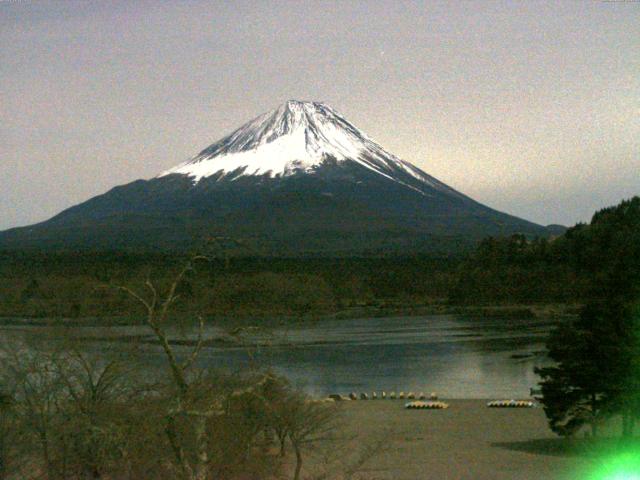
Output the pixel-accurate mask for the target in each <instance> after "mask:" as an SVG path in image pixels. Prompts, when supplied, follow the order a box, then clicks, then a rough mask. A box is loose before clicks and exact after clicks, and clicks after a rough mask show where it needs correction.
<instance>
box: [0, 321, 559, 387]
mask: <svg viewBox="0 0 640 480" xmlns="http://www.w3.org/2000/svg"><path fill="white" fill-rule="evenodd" d="M553 325H554V322H553V321H551V320H546V319H519V318H509V319H504V318H499V319H498V318H491V319H486V318H469V317H464V316H459V315H427V316H419V317H390V318H367V319H354V320H322V321H318V322H315V323H313V324H311V325H303V326H295V327H289V328H286V329H285V328H281V327H278V328H275V329H272V330H270V331H269V333H268V334H264V333H260V334H253V335H251V336H250V339H249V341H248V345H253V347H251V348H249V347H239V346H237V345H232V344H228V343H222V342H218V343H215V342H214V343H213V344H212V345H209V346H207V347H206V348H203V350H202V352H201V355H200V358H199V364H200V366H203V367H207V366H209V367H217V368H225V369H230V370H232V371H233V370H240V369H242V368H245V367H246V366H247V365H249V363H250V361H251V360H250V358H251V357H254V358H255V360H256V361H257V362H258V363H259V364H260V365H263V366H264V365H267V366H270V367H272V368H273V369H274V370H275V371H277V372H279V373H282V374H284V375H286V376H287V377H288V378H289V379H290V380H291V381H292V382H293V383H294V384H296V385H298V386H300V387H301V388H304V389H305V390H306V391H308V392H309V393H311V394H314V395H318V396H320V395H327V394H329V393H341V394H348V393H349V392H352V391H354V392H358V393H359V392H368V393H369V394H370V393H371V392H372V391H378V392H380V391H382V390H385V391H387V392H390V391H396V392H400V391H404V392H409V391H413V392H416V393H418V392H425V393H427V394H429V393H431V392H436V393H437V394H438V395H439V396H440V397H441V398H522V397H528V396H529V389H530V388H531V387H535V386H536V384H537V382H538V378H537V376H536V375H535V374H534V372H533V368H534V367H535V366H540V365H546V364H548V359H547V358H546V356H545V354H544V339H545V337H546V335H547V334H548V332H549V331H550V330H551V329H552V328H553ZM43 330H47V328H46V327H33V326H24V325H19V326H18V325H12V326H4V327H0V331H2V332H3V333H4V336H5V337H6V338H11V337H12V336H30V335H32V334H34V333H37V332H42V331H43ZM69 332H71V333H72V334H74V335H78V336H81V337H93V338H94V339H101V340H104V339H105V338H108V337H122V336H136V337H140V338H141V339H143V340H144V339H147V340H149V339H151V338H152V337H150V336H147V332H146V330H145V329H144V328H143V327H111V328H102V327H95V326H93V327H73V328H71V329H68V330H65V333H69ZM224 335H225V333H224V332H223V331H222V330H220V329H218V328H215V327H208V328H207V329H206V334H205V337H206V338H207V339H215V338H219V337H221V336H224ZM188 337H189V338H193V337H194V334H193V333H191V334H189V335H188ZM89 345H91V347H92V348H93V349H96V350H98V351H99V350H101V349H102V348H105V346H106V345H108V346H109V348H116V349H119V348H120V349H125V348H129V347H127V346H126V344H125V343H120V344H119V343H117V342H104V341H90V342H89ZM256 345H258V346H257V347H256ZM186 349H187V347H179V350H181V351H183V352H186ZM138 351H140V349H138ZM142 351H143V355H144V357H145V359H146V362H147V363H148V364H149V365H154V364H161V362H162V361H163V358H162V356H161V354H160V351H159V347H157V346H156V345H152V344H146V345H145V346H144V347H142ZM249 353H251V355H250V354H249Z"/></svg>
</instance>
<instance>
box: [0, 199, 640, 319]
mask: <svg viewBox="0 0 640 480" xmlns="http://www.w3.org/2000/svg"><path fill="white" fill-rule="evenodd" d="M639 204H640V198H638V197H635V198H633V199H630V200H627V201H624V202H622V203H620V204H619V205H617V206H614V207H609V208H606V209H603V210H601V211H599V212H596V213H595V214H594V216H593V218H592V220H591V222H590V223H589V224H578V225H575V226H573V227H571V228H569V229H568V230H567V231H566V233H564V234H563V235H561V236H559V237H557V238H554V239H544V238H527V237H525V236H523V235H514V236H511V237H507V238H487V239H485V240H483V241H482V242H481V243H480V244H479V245H478V247H477V248H476V249H474V250H473V251H470V252H464V253H460V254H457V255H447V256H425V255H406V256H389V257H384V256H376V257H355V258H300V257H298V258H295V257H294V258H282V257H256V256H250V255H248V254H247V253H246V252H243V250H242V248H241V247H238V243H237V242H235V243H233V244H232V245H231V246H230V247H228V246H225V245H224V244H221V242H219V241H218V242H215V243H214V244H213V245H212V246H210V247H208V248H204V249H203V251H200V252H196V253H198V254H200V255H204V256H206V257H207V260H206V261H201V262H198V263H197V265H195V268H194V269H193V270H192V271H191V272H189V274H188V276H187V277H186V278H185V279H184V282H183V283H182V284H181V286H180V299H179V300H178V302H177V303H176V306H175V314H176V315H188V314H190V313H193V312H198V313H200V314H203V315H204V316H205V317H206V318H218V319H222V318H229V317H233V318H236V319H239V318H251V319H253V320H255V319H256V318H259V317H279V318H290V319H301V318H308V317H312V318H320V317H323V316H340V315H345V316H354V315H381V314H394V313H398V314H415V313H428V312H445V311H458V310H457V309H461V308H462V309H464V308H470V307H483V306H484V307H500V306H503V307H509V306H522V305H524V306H531V305H534V306H535V305H549V304H560V305H566V306H575V305H580V304H583V303H584V302H585V300H586V299H587V298H590V296H591V295H593V289H592V288H591V286H592V285H593V284H594V283H595V282H596V281H597V279H598V278H600V277H601V276H602V275H605V273H606V272H605V270H608V269H612V268H615V269H627V270H629V271H633V270H635V271H637V270H639V269H640V268H639V266H638V258H639V256H638V255H637V254H636V252H637V245H639V244H640V240H639V239H638V236H639V235H640V234H639V233H638V232H639V227H638V225H639V223H640V221H639V220H638V210H639ZM188 258H189V256H187V255H185V254H178V253H172V252H164V253H148V252H105V251H102V252H86V251H80V252H74V251H68V252H65V251H57V252H32V251H29V252H25V251H22V252H21V251H5V252H0V317H5V318H12V317H22V318H49V319H81V318H84V319H90V318H98V317H100V318H102V319H103V320H104V321H106V319H110V320H112V321H126V319H127V318H131V317H132V316H133V317H135V316H136V315H138V314H141V312H140V310H139V306H137V305H136V304H135V303H134V302H132V300H131V298H129V297H128V296H127V295H126V294H124V293H123V292H122V290H121V289H119V288H118V287H120V286H131V287H133V286H136V285H140V284H142V283H144V281H145V280H146V279H153V280H154V281H156V282H158V284H159V285H163V284H166V283H167V282H168V281H169V279H171V278H172V277H173V276H174V275H175V272H176V271H177V270H178V269H179V268H180V267H181V265H183V264H184V262H185V261H187V260H188ZM612 262H613V263H612ZM569 311H571V308H569Z"/></svg>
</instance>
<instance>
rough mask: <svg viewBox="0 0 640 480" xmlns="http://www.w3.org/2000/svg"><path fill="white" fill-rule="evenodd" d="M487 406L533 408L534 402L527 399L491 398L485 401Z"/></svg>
mask: <svg viewBox="0 0 640 480" xmlns="http://www.w3.org/2000/svg"><path fill="white" fill-rule="evenodd" d="M487 407H489V408H533V407H534V403H533V402H530V401H528V400H493V401H491V402H489V403H487Z"/></svg>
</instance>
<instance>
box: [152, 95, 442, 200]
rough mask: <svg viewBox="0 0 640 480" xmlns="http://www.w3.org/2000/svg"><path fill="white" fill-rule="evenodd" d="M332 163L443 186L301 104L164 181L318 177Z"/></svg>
mask: <svg viewBox="0 0 640 480" xmlns="http://www.w3.org/2000/svg"><path fill="white" fill-rule="evenodd" d="M329 159H331V160H335V161H336V162H337V163H341V162H344V161H353V162H356V163H358V164H360V165H362V166H364V167H366V168H368V169H369V170H372V171H374V172H376V173H378V174H380V175H383V176H385V177H387V178H389V179H391V180H394V181H399V182H400V183H404V182H402V181H400V180H399V179H397V178H395V177H396V176H395V175H394V172H398V170H401V171H402V172H403V173H404V174H408V175H410V176H411V177H413V178H414V179H417V180H420V181H421V182H424V183H427V184H429V185H431V186H432V187H438V186H443V185H442V184H440V182H438V181H437V180H435V179H433V178H432V177H430V176H429V175H426V174H425V173H424V172H422V171H421V170H420V169H418V168H416V167H414V166H413V165H411V164H410V163H408V162H404V161H402V160H400V159H398V158H397V157H395V156H394V155H392V154H391V153H389V152H387V151H385V150H384V149H383V148H382V147H381V146H380V145H378V144H377V143H375V142H374V141H372V140H371V139H370V138H368V137H367V136H366V135H365V134H364V133H363V132H361V131H360V130H358V129H357V128H356V127H355V126H353V125H352V124H351V123H349V122H348V121H347V120H346V119H345V118H344V117H342V116H341V115H340V114H338V113H337V112H336V111H335V110H333V109H332V108H331V107H330V106H328V105H326V104H324V103H319V102H301V101H298V100H289V101H287V102H286V103H284V104H282V105H281V106H280V107H278V108H277V109H275V110H273V111H271V112H267V113H264V114H262V115H260V116H259V117H257V118H255V119H254V120H251V121H250V122H248V123H246V124H244V125H243V126H242V127H240V128H238V129H237V130H236V131H234V132H233V133H231V134H230V135H228V136H226V137H224V138H222V139H221V140H219V141H217V142H216V143H214V144H213V145H211V146H209V147H207V148H206V149H204V150H203V151H201V152H200V153H199V154H198V155H196V156H195V157H193V158H192V159H190V160H188V161H187V162H185V163H183V164H181V165H178V166H177V167H174V168H171V169H169V170H167V171H165V172H163V173H161V174H160V175H159V176H160V177H163V176H166V175H170V174H182V175H187V176H189V177H191V178H192V179H193V181H194V182H196V183H197V182H199V181H200V180H201V179H203V178H206V177H210V176H213V175H218V178H219V179H228V180H234V179H236V178H239V177H241V176H246V175H266V176H269V177H278V176H288V175H292V174H294V173H298V172H307V173H312V172H313V171H314V170H315V169H316V168H317V167H319V166H320V165H321V164H322V163H323V162H324V161H325V160H329ZM407 186H408V185H407ZM410 188H413V187H410Z"/></svg>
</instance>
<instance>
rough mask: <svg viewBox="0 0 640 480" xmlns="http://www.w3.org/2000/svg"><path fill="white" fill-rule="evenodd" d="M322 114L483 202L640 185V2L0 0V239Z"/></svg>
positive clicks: (596, 199) (534, 209)
mask: <svg viewBox="0 0 640 480" xmlns="http://www.w3.org/2000/svg"><path fill="white" fill-rule="evenodd" d="M287 99H301V100H319V101H324V102H327V103H329V104H330V105H332V106H333V107H334V108H335V109H336V110H338V111H339V112H341V113H342V114H344V115H345V116H346V117H347V118H348V119H349V120H350V121H351V122H352V123H354V124H355V125H356V126H358V127H359V128H361V129H362V130H364V131H365V132H366V133H367V134H368V135H369V136H370V137H372V138H373V139H375V140H376V141H378V142H379V143H381V144H382V145H383V146H385V147H386V148H387V149H388V150H390V151H391V152H393V153H395V154H396V155H398V156H399V157H401V158H403V159H405V160H408V161H410V162H413V163H414V164H416V165H418V166H419V167H421V168H422V169H424V170H425V171H427V172H428V173H430V174H431V175H434V176H435V177H437V178H439V179H440V180H442V181H444V182H445V183H447V184H449V185H451V186H452V187H454V188H457V189H458V190H460V191H462V192H464V193H466V194H468V195H470V196H471V197H473V198H475V199H477V200H479V201H481V202H483V203H485V204H487V205H489V206H491V207H494V208H497V209H499V210H503V211H506V212H509V213H512V214H515V215H518V216H520V217H524V218H527V219H529V220H533V221H535V222H539V223H542V224H548V223H563V224H573V223H575V222H577V221H585V220H588V219H589V218H590V215H591V213H592V212H593V211H594V210H596V209H598V208H601V207H603V206H607V205H610V204H614V203H617V202H618V201H620V200H621V199H623V198H626V197H630V196H632V195H634V194H640V2H639V1H633V0H626V1H624V0H617V1H616V0H613V1H594V2H591V1H544V2H535V1H527V2H521V1H517V2H516V1H513V2H508V1H503V2H488V1H469V2H466V1H461V0H455V1H453V0H452V1H445V2H436V1H433V2H424V3H423V2H400V1H393V0H389V1H374V0H371V1H359V2H349V1H337V2H320V1H317V2H286V1H279V2H268V1H259V0H253V1H248V2H240V1H238V2H232V1H224V2H222V1H221V2H200V1H189V2H170V1H155V0H154V1H148V2H145V1H135V2H134V1H130V2H115V1H102V2H97V1H95V2H75V1H67V2H55V3H50V2H45V1H42V2H39V1H28V0H0V109H1V110H0V114H1V118H0V120H1V124H0V229H4V228H9V227H12V226H18V225H25V224H29V223H33V222H37V221H42V220H45V219H46V218H48V217H50V216H52V215H54V214H55V213H57V212H59V211H60V210H62V209H64V208H66V207H69V206H71V205H74V204H77V203H79V202H81V201H84V200H86V199H88V198H90V197H92V196H94V195H97V194H100V193H103V192H104V191H106V190H108V189H110V188H111V187H113V186H115V185H119V184H123V183H128V182H130V181H133V180H135V179H138V178H149V177H152V176H154V175H156V174H157V173H159V172H160V171H162V170H164V169H166V168H168V167H170V166H173V165H175V164H177V163H179V162H182V161H184V160H186V159H187V158H188V157H190V156H192V155H193V154H195V153H197V152H198V151H199V150H200V149H202V148H204V147H205V146H207V145H209V144H210V143H212V142H213V141H215V140H216V139H218V138H220V137H221V136H223V135H224V134H226V133H228V132H229V131H230V130H232V129H233V128H235V127H237V126H240V125H241V124H242V123H244V122H245V121H247V120H249V119H251V118H253V117H255V116H256V115H258V114H260V113H262V112H264V111H267V110H270V109H272V108H275V107H276V106H278V105H279V104H280V103H282V102H284V101H285V100H287Z"/></svg>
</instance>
